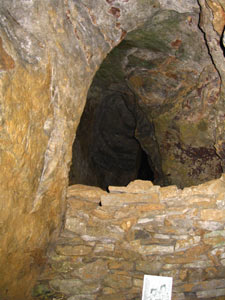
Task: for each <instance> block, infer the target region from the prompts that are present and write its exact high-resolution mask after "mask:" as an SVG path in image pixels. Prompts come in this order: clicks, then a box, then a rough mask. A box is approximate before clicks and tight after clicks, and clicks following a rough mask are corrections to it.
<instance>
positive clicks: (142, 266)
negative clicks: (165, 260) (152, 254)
mask: <svg viewBox="0 0 225 300" xmlns="http://www.w3.org/2000/svg"><path fill="white" fill-rule="evenodd" d="M162 265H163V264H162V262H159V261H148V260H138V261H137V262H136V270H137V271H139V272H143V273H144V274H151V275H159V273H160V270H161V268H162Z"/></svg>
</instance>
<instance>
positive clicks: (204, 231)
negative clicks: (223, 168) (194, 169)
mask: <svg viewBox="0 0 225 300" xmlns="http://www.w3.org/2000/svg"><path fill="white" fill-rule="evenodd" d="M109 191H110V192H109V193H107V192H104V191H102V190H101V189H99V188H96V187H88V186H83V185H74V186H71V187H69V188H68V192H67V206H68V207H67V213H66V218H65V225H64V230H63V232H62V233H61V236H60V238H59V240H58V241H57V243H56V244H55V245H52V247H51V249H50V250H49V253H48V264H47V265H48V267H47V268H46V269H45V271H44V273H43V274H42V276H41V278H40V281H39V284H38V285H37V286H36V287H35V289H34V295H36V296H37V297H38V298H40V297H41V296H43V294H45V295H55V296H59V295H60V297H61V298H60V299H68V300H75V299H76V300H77V299H86V300H89V299H90V300H95V299H98V300H99V299H113V300H114V299H117V300H118V299H119V300H120V299H121V300H125V299H126V300H127V299H141V293H142V285H143V276H144V274H150V275H160V276H171V277H173V297H172V299H173V300H178V299H179V300H181V299H192V300H193V299H224V297H225V288H224V286H225V279H224V274H225V248H224V245H225V225H224V219H225V174H223V175H222V177H221V178H220V179H217V180H212V181H210V182H207V183H204V184H201V185H198V186H193V187H188V188H184V189H183V190H180V189H178V188H177V187H176V186H168V187H160V186H156V185H153V184H152V183H151V182H150V181H140V180H136V181H134V182H131V183H130V184H129V185H128V186H127V187H110V188H109Z"/></svg>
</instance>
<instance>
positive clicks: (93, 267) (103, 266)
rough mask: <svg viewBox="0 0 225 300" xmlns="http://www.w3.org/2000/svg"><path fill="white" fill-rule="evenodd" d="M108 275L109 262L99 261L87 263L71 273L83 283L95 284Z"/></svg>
mask: <svg viewBox="0 0 225 300" xmlns="http://www.w3.org/2000/svg"><path fill="white" fill-rule="evenodd" d="M107 274H108V267H107V261H106V260H102V259H97V260H95V261H93V262H90V263H87V264H85V265H84V266H82V267H80V268H78V269H76V270H75V271H73V272H72V273H71V276H72V277H73V276H75V277H80V279H81V280H83V281H88V282H90V281H91V282H93V281H99V280H101V279H103V278H104V277H105V276H107Z"/></svg>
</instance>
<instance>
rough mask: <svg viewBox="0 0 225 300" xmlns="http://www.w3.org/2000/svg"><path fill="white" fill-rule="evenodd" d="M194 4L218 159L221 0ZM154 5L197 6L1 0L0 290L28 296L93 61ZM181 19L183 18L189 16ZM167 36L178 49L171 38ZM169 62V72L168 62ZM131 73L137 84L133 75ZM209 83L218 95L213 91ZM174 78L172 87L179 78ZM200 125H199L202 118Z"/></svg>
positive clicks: (54, 225)
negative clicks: (206, 61) (208, 59)
mask: <svg viewBox="0 0 225 300" xmlns="http://www.w3.org/2000/svg"><path fill="white" fill-rule="evenodd" d="M200 5H201V7H202V12H201V28H202V29H203V31H204V32H205V33H206V35H205V38H206V40H207V43H208V47H209V51H210V53H211V56H212V58H213V60H214V64H215V66H216V68H217V71H218V72H219V74H220V80H221V82H222V83H220V81H219V80H218V76H217V73H216V72H215V71H213V72H212V75H211V76H212V77H211V76H210V78H208V77H207V76H206V78H205V79H204V80H203V81H200V88H201V87H202V85H203V86H204V84H205V82H208V81H209V87H210V86H211V85H212V87H213V93H212V95H213V96H212V103H213V105H212V108H213V109H212V111H213V113H214V114H213V116H215V120H216V123H217V129H216V131H215V132H214V136H215V138H214V140H213V141H212V139H211V136H210V143H209V144H210V147H212V146H213V142H215V148H216V151H217V154H218V156H219V157H220V158H221V160H222V166H223V167H224V158H225V151H224V140H225V139H224V132H225V131H224V107H223V105H224V102H223V99H224V98H223V97H224V78H225V77H224V57H223V51H222V49H221V46H220V43H219V42H218V41H219V40H220V36H221V28H222V26H223V25H224V24H222V23H223V22H224V18H223V16H224V15H223V14H224V3H223V1H219V0H218V1H216V2H212V1H209V0H207V1H206V0H205V1H203V0H201V1H200ZM162 9H163V10H166V11H168V9H169V10H171V9H172V10H175V11H177V12H179V13H187V14H190V15H191V16H192V14H193V13H194V11H195V10H196V9H197V10H198V9H199V8H198V5H197V2H196V1H193V0H192V1H184V2H183V3H182V2H181V1H175V0H174V1H157V0H144V1H143V0H126V1H124V0H115V1H109V0H99V1H96V2H93V1H92V0H85V1H81V0H78V1H72V0H68V1H60V0H56V1H52V0H46V1H37V0H31V1H25V0H13V1H8V0H2V1H1V9H0V39H1V41H0V70H1V73H0V126H1V127H0V128H1V133H0V137H1V148H0V150H1V151H0V161H1V174H0V187H1V193H0V206H1V210H0V220H1V221H0V232H1V234H0V253H1V254H0V278H1V280H0V298H1V299H4V300H8V299H13V300H15V299H17V300H20V299H21V300H24V299H29V298H30V297H31V296H30V295H31V293H30V290H31V288H32V285H33V283H34V282H35V280H36V278H37V275H38V273H39V271H40V269H41V268H42V266H43V264H45V251H46V247H47V245H48V243H49V241H50V240H52V239H54V238H55V237H56V236H57V234H58V232H59V229H60V227H61V222H62V216H63V214H64V210H65V190H66V187H67V184H68V171H69V165H70V161H71V156H72V151H71V148H72V143H73V140H74V134H75V131H76V128H77V125H78V123H79V120H80V117H81V114H82V111H83V107H84V105H85V100H86V96H87V92H88V89H89V87H90V84H91V82H92V79H93V76H94V74H95V72H96V70H97V69H98V68H99V66H100V64H101V62H102V61H103V59H104V58H105V57H106V55H107V53H109V52H110V50H111V49H113V48H114V47H115V46H116V45H118V44H119V43H120V41H121V40H123V39H124V37H125V35H126V33H127V32H130V31H132V30H135V29H136V28H137V27H139V26H141V25H143V24H144V23H145V22H146V21H148V22H151V21H149V20H151V17H152V16H153V15H155V14H157V13H158V12H159V11H161V10H162ZM187 17H188V16H187ZM187 20H189V21H190V26H191V19H190V18H189V19H187ZM188 26H189V25H188ZM179 39H180V38H179ZM173 45H174V46H173V47H175V48H174V49H176V48H177V47H178V46H179V42H176V40H175V41H174V44H173ZM181 49H182V48H181ZM174 51H175V50H174ZM178 52H179V51H178ZM179 55H182V53H180V54H179ZM203 55H205V54H204V53H203ZM203 57H204V56H203ZM164 68H166V66H165V65H164ZM168 68H172V71H173V65H168ZM164 70H165V71H163V72H166V69H164ZM169 71H170V70H169ZM172 71H171V72H172ZM203 74H204V73H203ZM207 74H208V73H207ZM202 76H203V75H202ZM172 77H173V76H172ZM203 77H204V76H203ZM187 78H189V77H187ZM192 78H193V77H192V76H190V81H191V80H192ZM154 80H156V77H155V79H154ZM171 80H172V79H171ZM174 80H175V81H176V79H174ZM183 80H184V81H185V80H186V79H185V77H184V78H183ZM130 82H133V83H134V84H133V87H134V88H135V87H136V86H137V84H136V83H137V81H135V80H134V78H133V77H132V76H131V77H130ZM184 86H185V84H184ZM217 86H218V87H220V90H219V94H218V97H214V95H215V94H216V92H217ZM175 87H177V89H178V90H179V85H178V86H176V85H175ZM210 90H211V88H210V89H207V88H206V91H210ZM143 91H144V92H145V93H146V91H145V90H143ZM202 91H204V89H202ZM180 93H181V94H180V95H182V92H181V91H180ZM206 94H207V93H206ZM209 98H210V97H209ZM192 99H194V98H192ZM204 99H205V98H204ZM207 99H208V98H207ZM174 101H175V98H174ZM180 103H181V102H180V101H178V105H180ZM215 103H216V105H215ZM203 104H205V102H204V101H203ZM207 105H208V103H207V101H206V106H207ZM193 107H195V106H193ZM203 107H205V106H204V105H203ZM203 112H205V110H203ZM208 112H209V110H207V113H206V117H207V118H208V115H209V114H208ZM168 114H170V113H168ZM182 117H183V116H182ZM190 122H191V121H190ZM199 126H200V128H201V130H202V132H203V133H204V132H205V128H206V127H207V126H206V125H205V124H201V123H200V125H199ZM189 127H190V124H189ZM191 128H192V127H191ZM210 128H211V127H210ZM210 130H211V129H210ZM183 132H186V131H185V128H184V131H183ZM209 132H211V131H209ZM185 136H186V135H185ZM163 138H164V135H163ZM209 144H207V147H208V148H210V147H209ZM182 147H184V145H182ZM210 149H211V148H210ZM209 157H210V159H211V157H212V156H209ZM213 157H214V156H213ZM176 167H177V166H176ZM169 170H170V168H169ZM86 251H87V249H86ZM94 288H96V287H93V289H94Z"/></svg>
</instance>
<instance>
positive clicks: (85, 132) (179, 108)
mask: <svg viewBox="0 0 225 300" xmlns="http://www.w3.org/2000/svg"><path fill="white" fill-rule="evenodd" d="M220 36H221V33H220ZM214 38H216V37H214ZM218 38H219V36H218V37H217V40H218ZM218 43H219V40H218ZM218 54H220V55H222V56H223V51H222V48H221V49H220V51H218ZM221 59H222V58H221ZM221 74H222V73H221ZM127 86H129V88H130V89H131V90H132V91H133V93H134V94H135V95H136V97H135V99H136V107H135V110H137V108H138V111H139V112H140V111H142V114H141V113H140V114H137V113H134V109H133V108H132V109H130V110H131V111H132V113H133V114H134V115H135V118H136V119H135V125H133V126H134V127H135V130H134V133H133V136H132V137H133V138H134V139H135V140H138V141H139V143H140V145H141V147H142V149H144V151H145V152H146V153H147V155H148V159H149V162H150V165H151V168H152V169H153V170H154V173H155V181H154V182H155V183H156V184H160V185H169V184H175V185H177V186H178V187H180V188H183V187H185V186H191V185H194V184H200V183H203V182H205V181H207V180H212V179H215V178H219V177H220V176H221V173H222V170H223V164H224V158H222V156H221V155H220V154H219V152H218V151H219V148H218V140H217V138H218V137H217V135H216V132H219V131H218V126H219V128H220V126H223V125H222V123H223V121H222V118H223V117H222V116H223V112H222V111H223V108H222V107H223V105H224V98H221V95H220V89H221V78H220V76H219V73H218V70H217V69H216V68H215V65H213V64H212V59H211V57H210V55H209V51H208V46H207V44H206V42H205V38H204V34H203V32H202V31H201V29H200V28H199V13H198V11H194V12H192V13H190V12H188V13H182V14H181V13H179V12H177V11H173V10H166V9H164V10H159V11H157V12H155V13H154V15H153V16H152V17H151V18H149V20H148V21H146V22H145V24H144V25H143V26H141V27H139V28H137V29H136V30H133V31H132V32H130V33H128V34H127V35H126V37H125V38H124V40H123V41H122V42H121V43H120V44H119V45H118V46H117V47H116V48H115V49H113V50H112V51H111V53H110V54H109V55H108V56H107V58H106V59H105V60H104V62H103V63H102V65H101V67H100V69H99V70H98V72H97V73H96V75H95V77H94V79H93V82H92V85H91V87H90V90H89V93H88V98H87V103H86V107H85V116H84V118H82V119H81V122H80V125H79V127H78V136H77V139H76V141H75V145H74V147H73V156H74V158H73V164H72V166H71V170H72V171H73V173H74V175H75V176H74V177H75V179H76V181H74V182H73V181H72V183H83V184H90V185H91V184H92V181H93V180H92V179H91V178H95V177H97V178H98V177H104V178H107V177H109V176H108V174H107V170H106V168H105V170H104V176H101V175H100V174H99V170H98V168H97V167H95V168H94V167H93V164H92V163H91V159H90V157H91V156H92V151H93V149H94V148H95V147H96V144H97V143H99V144H100V145H101V149H102V152H103V151H104V152H105V153H106V155H105V156H107V159H105V160H106V161H107V162H110V158H112V157H113V156H116V154H115V152H116V151H113V150H114V149H116V150H117V149H118V146H117V143H116V140H115V141H114V139H116V138H117V137H116V134H113V133H115V132H117V133H119V134H120V135H121V136H122V126H120V128H121V131H119V130H118V128H117V126H116V125H118V124H119V123H122V122H121V119H122V120H123V123H124V124H126V121H127V120H126V117H125V115H124V113H122V109H121V114H118V113H117V115H116V114H115V111H116V109H115V107H116V104H117V105H119V104H118V102H119V98H118V95H117V94H118V91H120V92H122V93H124V97H125V98H127V101H128V100H129V97H128V96H127V95H126V91H127V89H128V88H127ZM109 93H111V95H109ZM113 95H114V99H113ZM112 100H113V101H112ZM105 101H107V103H108V105H109V106H110V108H111V109H107V110H106V109H105V112H104V115H105V118H107V120H108V123H107V121H105V122H104V120H101V121H100V120H99V119H101V116H99V115H98V116H96V115H95V110H99V109H101V108H102V107H103V106H104V102H105ZM109 103H110V104H109ZM96 107H97V108H96ZM105 107H106V105H105ZM102 110H103V109H102ZM102 114H103V112H102ZM106 115H107V117H106ZM219 115H221V117H219ZM110 118H111V120H110ZM102 119H103V118H102ZM143 120H146V121H143ZM221 121H222V123H221ZM97 122H98V123H100V122H102V123H103V122H104V126H102V128H101V130H102V132H100V130H99V132H98V134H96V132H95V127H94V126H93V124H95V123H97ZM109 123H110V126H109ZM115 123H116V125H115ZM219 124H221V125H219ZM113 126H115V128H113ZM108 128H109V129H108ZM107 129H108V130H107ZM146 129H147V130H146ZM221 133H222V132H221ZM92 135H94V136H95V138H94V139H93V138H92ZM101 135H102V136H105V140H108V143H110V144H111V145H110V146H111V147H110V148H109V147H108V148H107V147H104V146H105V144H106V143H103V142H102V140H103V139H102V138H101ZM86 137H88V138H86ZM98 137H99V139H98ZM114 137H115V138H114ZM221 143H223V142H222V140H221V141H220V142H219V144H220V145H221V146H222V144H221ZM120 144H121V146H124V148H126V147H127V149H129V143H127V141H126V138H125V137H124V138H123V139H121V141H120ZM129 150H130V151H129ZM129 150H128V151H127V152H128V154H127V153H126V154H127V157H128V156H129V153H135V149H132V147H131V146H130V149H129ZM98 153H100V154H99V156H101V152H100V151H98ZM117 153H118V154H117V155H118V156H119V150H118V151H117ZM107 154H108V155H107ZM103 160H104V157H103V158H102V161H103ZM111 160H112V159H111ZM125 161H126V156H125V155H124V162H125ZM127 164H128V162H127ZM112 165H113V168H111V169H114V170H115V172H114V174H116V173H119V172H120V173H121V172H122V171H123V170H121V169H122V168H121V169H119V167H118V166H119V165H120V164H118V163H113V160H112ZM121 165H122V164H121ZM124 169H125V168H124ZM130 173H131V172H130ZM79 174H84V176H83V178H82V176H79ZM94 175H95V176H94ZM115 177H117V176H116V175H115ZM78 178H79V179H78ZM77 179H78V180H77ZM121 179H122V176H121ZM130 179H131V178H130ZM79 180H80V181H79ZM111 180H112V181H111V183H109V184H111V185H119V182H116V181H115V180H114V181H113V179H111ZM101 181H102V182H103V180H101ZM121 181H122V180H121ZM128 181H129V180H128ZM125 184H127V183H126V182H125ZM125 184H124V185H125ZM96 185H98V186H100V187H103V185H101V184H99V183H96Z"/></svg>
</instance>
